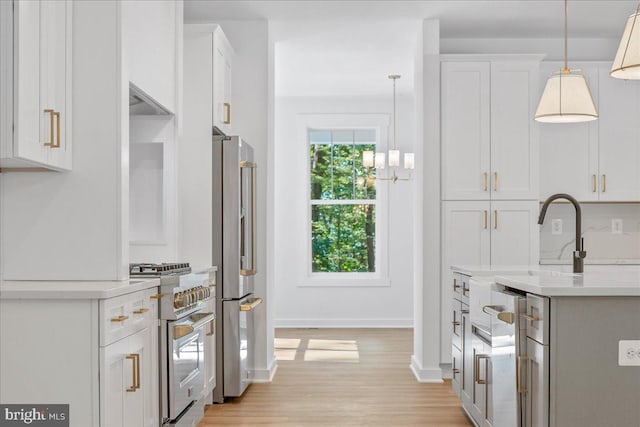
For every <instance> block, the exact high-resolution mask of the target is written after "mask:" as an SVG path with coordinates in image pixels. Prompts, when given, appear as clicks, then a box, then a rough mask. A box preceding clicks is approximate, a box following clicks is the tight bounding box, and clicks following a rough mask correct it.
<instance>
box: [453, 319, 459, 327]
mask: <svg viewBox="0 0 640 427" xmlns="http://www.w3.org/2000/svg"><path fill="white" fill-rule="evenodd" d="M451 323H453V326H460V322H458V321H456V320H454V321H453V322H451Z"/></svg>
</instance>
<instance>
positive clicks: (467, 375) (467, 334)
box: [460, 312, 474, 407]
mask: <svg viewBox="0 0 640 427" xmlns="http://www.w3.org/2000/svg"><path fill="white" fill-rule="evenodd" d="M473 383H474V379H473V334H472V333H471V318H470V317H469V312H467V313H463V314H462V375H461V377H460V398H461V399H462V404H463V405H464V406H465V407H470V406H471V396H472V394H473Z"/></svg>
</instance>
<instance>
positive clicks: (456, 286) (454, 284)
mask: <svg viewBox="0 0 640 427" xmlns="http://www.w3.org/2000/svg"><path fill="white" fill-rule="evenodd" d="M461 287H462V286H460V285H458V280H457V279H453V292H455V291H456V289H460V288H461Z"/></svg>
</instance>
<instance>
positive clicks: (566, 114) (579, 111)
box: [535, 0, 598, 123]
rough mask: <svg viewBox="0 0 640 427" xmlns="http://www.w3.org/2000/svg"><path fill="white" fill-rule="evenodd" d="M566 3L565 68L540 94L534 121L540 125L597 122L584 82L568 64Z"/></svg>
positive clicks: (579, 72) (583, 78) (586, 84)
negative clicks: (540, 123)
mask: <svg viewBox="0 0 640 427" xmlns="http://www.w3.org/2000/svg"><path fill="white" fill-rule="evenodd" d="M567 39H568V37H567V0H564V68H563V69H561V70H560V71H556V72H554V73H553V74H552V75H551V76H550V77H549V80H547V85H546V86H545V88H544V92H542V97H541V98H540V103H539V104H538V109H537V110H536V115H535V120H536V121H538V122H542V123H576V122H588V121H591V120H596V119H597V118H598V110H597V109H596V104H595V102H593V97H592V96H591V90H589V84H588V83H587V79H585V77H584V76H583V75H582V72H581V70H577V69H576V70H571V69H569V64H568V54H567V51H568V48H567V46H568V43H567Z"/></svg>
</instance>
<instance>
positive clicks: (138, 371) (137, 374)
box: [133, 353, 142, 389]
mask: <svg viewBox="0 0 640 427" xmlns="http://www.w3.org/2000/svg"><path fill="white" fill-rule="evenodd" d="M133 357H135V359H136V368H137V369H136V380H137V381H136V389H138V388H140V386H141V385H142V384H141V381H140V371H141V369H140V367H141V366H140V354H138V353H133Z"/></svg>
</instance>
